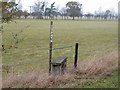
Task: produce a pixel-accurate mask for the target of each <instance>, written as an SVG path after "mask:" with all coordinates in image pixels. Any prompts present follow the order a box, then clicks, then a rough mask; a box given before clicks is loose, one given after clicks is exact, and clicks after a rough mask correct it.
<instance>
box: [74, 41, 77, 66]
mask: <svg viewBox="0 0 120 90" xmlns="http://www.w3.org/2000/svg"><path fill="white" fill-rule="evenodd" d="M77 60H78V43H76V44H75V60H74V68H76V67H77Z"/></svg>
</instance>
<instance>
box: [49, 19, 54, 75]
mask: <svg viewBox="0 0 120 90" xmlns="http://www.w3.org/2000/svg"><path fill="white" fill-rule="evenodd" d="M52 37H53V21H51V23H50V49H49V75H50V74H51V59H52V42H53V41H52Z"/></svg>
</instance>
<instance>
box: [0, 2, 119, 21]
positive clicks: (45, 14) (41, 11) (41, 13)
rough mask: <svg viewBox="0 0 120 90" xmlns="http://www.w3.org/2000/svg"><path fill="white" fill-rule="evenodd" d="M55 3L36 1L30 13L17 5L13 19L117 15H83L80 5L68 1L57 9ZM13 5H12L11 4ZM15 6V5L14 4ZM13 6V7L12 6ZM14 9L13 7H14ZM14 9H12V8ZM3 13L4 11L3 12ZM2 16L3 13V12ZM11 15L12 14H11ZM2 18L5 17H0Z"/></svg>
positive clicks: (110, 15) (106, 15)
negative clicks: (64, 5)
mask: <svg viewBox="0 0 120 90" xmlns="http://www.w3.org/2000/svg"><path fill="white" fill-rule="evenodd" d="M55 4H56V3H55V2H53V3H51V4H50V3H48V2H45V1H37V2H35V3H34V5H33V6H30V12H29V13H28V11H27V10H24V11H23V10H22V5H21V4H18V5H17V6H16V7H17V9H16V10H14V16H15V17H14V18H18V19H20V18H21V17H22V18H23V17H24V18H25V19H27V18H28V17H32V18H33V19H59V18H58V17H61V19H64V20H65V19H70V18H71V19H73V20H74V19H83V17H84V18H86V19H91V18H94V19H103V20H107V19H118V14H117V13H115V12H114V11H112V10H106V11H101V10H98V11H96V12H95V13H94V14H92V13H87V14H84V13H83V9H82V4H81V3H79V2H76V1H70V2H67V3H66V7H63V8H61V9H59V8H58V7H56V6H55ZM12 5H13V4H12ZM15 5H16V4H15ZM13 6H14V5H13ZM14 7H15V6H14ZM13 9H14V8H13ZM3 11H5V10H3ZM3 14H4V12H3ZM12 14H13V13H12ZM2 16H3V17H4V16H5V15H2Z"/></svg>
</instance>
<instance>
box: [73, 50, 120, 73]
mask: <svg viewBox="0 0 120 90" xmlns="http://www.w3.org/2000/svg"><path fill="white" fill-rule="evenodd" d="M117 69H118V53H117V52H112V53H110V54H109V55H106V56H104V57H102V58H94V59H91V60H84V61H82V62H80V64H79V66H78V68H77V70H75V73H77V74H88V75H111V74H112V72H113V71H114V70H117Z"/></svg>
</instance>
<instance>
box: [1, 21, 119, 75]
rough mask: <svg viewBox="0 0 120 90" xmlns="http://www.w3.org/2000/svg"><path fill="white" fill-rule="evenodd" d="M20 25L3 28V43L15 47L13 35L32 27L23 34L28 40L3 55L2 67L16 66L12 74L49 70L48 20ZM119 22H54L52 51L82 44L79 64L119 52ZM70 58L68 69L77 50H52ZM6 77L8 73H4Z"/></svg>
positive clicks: (9, 25) (55, 55) (57, 54)
mask: <svg viewBox="0 0 120 90" xmlns="http://www.w3.org/2000/svg"><path fill="white" fill-rule="evenodd" d="M16 21H17V24H15V23H10V24H5V25H4V32H3V44H4V45H5V48H8V47H9V46H10V45H13V44H14V43H13V38H12V34H11V32H13V33H16V32H19V31H20V30H21V29H22V28H24V27H25V26H27V25H30V27H29V28H27V29H25V30H24V32H23V33H22V34H21V36H20V38H21V37H25V40H23V41H22V42H20V43H19V44H18V45H17V46H18V48H16V49H15V48H12V49H7V53H6V54H3V60H2V62H3V64H7V65H13V71H11V72H12V73H15V74H19V73H25V72H31V71H36V70H44V71H46V72H47V71H48V58H49V51H48V49H49V27H50V26H49V24H50V21H49V20H16ZM117 23H118V22H117V21H84V20H82V21H80V20H75V21H73V20H58V21H57V20H54V35H53V48H57V47H64V46H71V45H75V43H76V42H78V43H79V62H80V61H81V60H84V59H87V58H92V57H93V56H96V57H101V56H104V55H106V54H108V53H110V52H112V51H115V50H117V44H118V43H117V42H118V31H117V28H118V26H117V25H118V24H117ZM58 56H68V57H69V58H68V66H70V65H72V64H73V60H74V58H73V56H74V48H66V49H60V50H54V51H53V57H58ZM3 74H4V75H6V74H5V73H3Z"/></svg>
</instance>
